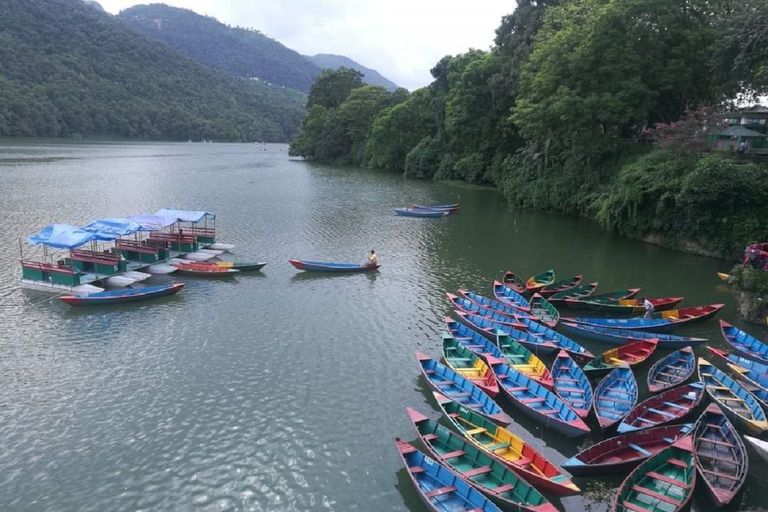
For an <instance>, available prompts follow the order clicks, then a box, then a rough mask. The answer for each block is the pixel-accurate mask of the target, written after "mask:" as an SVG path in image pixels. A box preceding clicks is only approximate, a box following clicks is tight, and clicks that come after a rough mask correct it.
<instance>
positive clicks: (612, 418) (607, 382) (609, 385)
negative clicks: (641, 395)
mask: <svg viewBox="0 0 768 512" xmlns="http://www.w3.org/2000/svg"><path fill="white" fill-rule="evenodd" d="M635 404H637V381H636V380H635V376H634V375H633V374H632V370H630V369H629V366H621V367H619V368H616V369H615V370H613V371H612V372H611V373H609V374H608V375H607V376H606V377H605V378H604V379H603V380H601V381H600V384H598V385H597V388H596V389H595V397H594V404H593V405H594V409H595V415H596V416H597V421H598V422H599V423H600V428H602V429H603V430H607V429H609V428H610V427H612V426H613V425H616V424H617V423H619V422H620V421H621V420H623V419H624V417H625V416H626V415H627V414H629V411H631V410H632V408H633V407H634V406H635Z"/></svg>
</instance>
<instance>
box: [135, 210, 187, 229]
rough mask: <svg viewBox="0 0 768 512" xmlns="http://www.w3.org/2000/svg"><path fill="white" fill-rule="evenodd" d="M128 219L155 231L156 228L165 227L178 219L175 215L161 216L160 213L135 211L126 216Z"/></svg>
mask: <svg viewBox="0 0 768 512" xmlns="http://www.w3.org/2000/svg"><path fill="white" fill-rule="evenodd" d="M128 220H132V221H133V222H137V223H139V224H141V227H142V228H143V229H145V230H147V231H155V230H157V229H162V228H167V227H168V226H170V225H172V224H174V223H176V221H178V220H179V219H177V218H176V217H162V216H160V215H148V214H145V213H137V214H135V215H131V216H130V217H128Z"/></svg>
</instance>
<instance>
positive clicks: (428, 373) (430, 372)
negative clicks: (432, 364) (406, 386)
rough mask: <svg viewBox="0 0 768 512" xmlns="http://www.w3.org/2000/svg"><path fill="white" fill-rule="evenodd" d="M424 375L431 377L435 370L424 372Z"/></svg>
mask: <svg viewBox="0 0 768 512" xmlns="http://www.w3.org/2000/svg"><path fill="white" fill-rule="evenodd" d="M424 373H426V374H427V375H432V374H433V373H435V370H424Z"/></svg>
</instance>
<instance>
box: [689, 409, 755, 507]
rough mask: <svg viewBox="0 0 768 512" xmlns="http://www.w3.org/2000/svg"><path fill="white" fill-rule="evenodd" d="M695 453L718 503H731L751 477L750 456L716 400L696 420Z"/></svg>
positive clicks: (716, 504) (697, 466) (698, 468)
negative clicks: (749, 474)
mask: <svg viewBox="0 0 768 512" xmlns="http://www.w3.org/2000/svg"><path fill="white" fill-rule="evenodd" d="M693 457H694V461H695V462H696V469H697V470H698V471H699V474H700V475H701V476H702V477H703V478H704V483H705V484H706V486H707V492H708V493H709V496H710V498H712V501H713V502H714V503H715V506H717V507H722V506H724V505H727V504H728V503H730V502H731V501H732V500H733V498H734V497H735V496H736V494H737V493H738V492H739V489H741V486H742V485H744V482H745V481H746V479H747V471H748V470H749V457H748V456H747V448H746V446H744V442H743V441H742V440H741V436H740V435H739V434H738V432H736V429H735V428H733V425H731V422H730V421H728V418H726V417H725V414H723V411H721V410H720V407H718V406H717V405H716V404H710V406H709V407H707V410H706V411H704V413H703V414H702V415H701V416H700V417H699V419H698V421H697V422H696V426H695V427H694V429H693Z"/></svg>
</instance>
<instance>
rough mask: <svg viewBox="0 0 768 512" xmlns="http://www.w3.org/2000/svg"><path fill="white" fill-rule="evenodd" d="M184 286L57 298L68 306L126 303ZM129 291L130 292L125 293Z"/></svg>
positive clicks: (177, 289) (181, 284) (173, 291)
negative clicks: (139, 291)
mask: <svg viewBox="0 0 768 512" xmlns="http://www.w3.org/2000/svg"><path fill="white" fill-rule="evenodd" d="M182 288H184V283H175V284H170V285H166V286H151V287H147V288H146V290H147V291H145V292H143V293H138V292H137V291H138V290H145V288H134V289H131V290H121V292H99V293H94V294H89V295H81V296H78V295H70V296H63V297H59V299H60V300H61V301H62V302H64V303H66V304H69V305H70V306H76V307H80V306H107V305H110V306H111V305H115V304H127V303H131V302H140V301H144V300H149V299H156V298H158V297H167V296H169V295H174V294H176V293H179V292H180V291H181V289H182ZM127 292H130V293H127Z"/></svg>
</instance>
